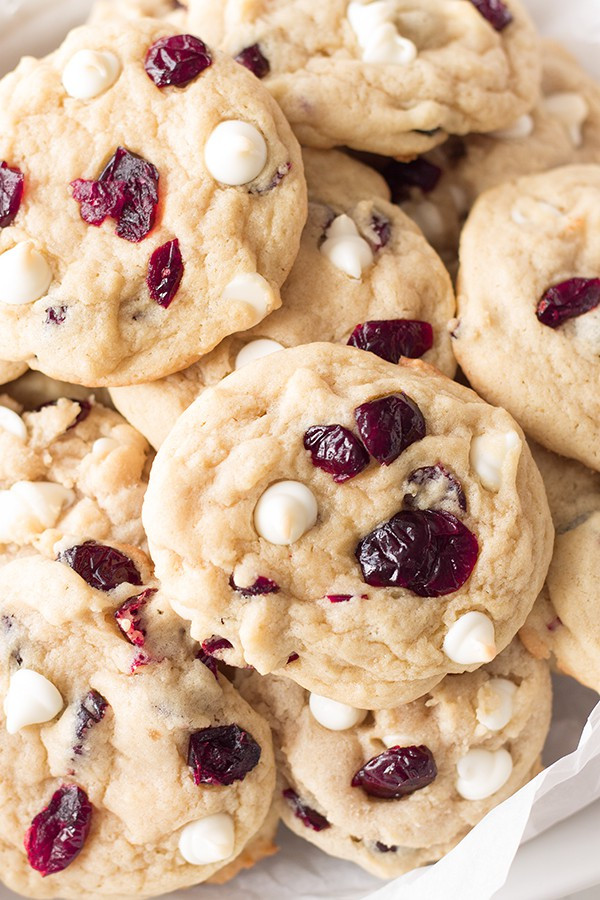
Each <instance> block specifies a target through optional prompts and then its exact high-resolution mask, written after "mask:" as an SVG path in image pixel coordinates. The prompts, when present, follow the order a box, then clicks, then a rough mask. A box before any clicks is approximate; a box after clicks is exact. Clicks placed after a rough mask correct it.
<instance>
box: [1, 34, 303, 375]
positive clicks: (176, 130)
mask: <svg viewBox="0 0 600 900" xmlns="http://www.w3.org/2000/svg"><path fill="white" fill-rule="evenodd" d="M0 160H4V163H2V166H0V191H1V189H2V187H3V185H4V187H5V189H6V190H10V191H11V197H12V198H13V203H12V212H11V219H10V223H9V224H7V225H5V227H3V228H1V229H0V357H1V356H3V355H5V356H6V358H7V359H9V360H15V361H17V360H19V361H24V362H27V363H28V364H30V365H31V367H32V368H35V369H39V370H41V371H43V372H44V373H45V374H47V375H50V376H55V377H57V378H60V379H63V380H66V381H72V382H76V383H78V384H86V385H91V386H98V385H104V384H127V383H132V382H136V381H138V382H139V381H148V380H150V379H152V378H158V377H162V376H164V375H167V374H169V373H170V372H173V371H177V370H179V369H182V368H185V367H186V366H188V365H190V364H191V363H192V362H195V361H196V360H197V359H198V358H199V357H200V356H201V355H202V354H203V353H207V352H208V351H209V350H211V349H212V348H213V347H214V346H215V345H216V344H217V343H218V342H219V341H220V340H222V339H223V338H224V337H226V336H227V335H228V334H231V333H232V332H236V331H243V330H245V329H247V328H249V327H251V326H252V325H255V324H256V323H257V322H259V321H260V320H261V319H262V318H264V316H265V315H267V314H268V313H269V312H271V311H272V310H274V309H276V308H277V307H278V306H279V305H280V297H279V288H280V286H281V284H282V283H283V281H284V280H285V277H286V276H287V274H288V272H289V271H290V269H291V266H292V264H293V262H294V259H295V257H296V254H297V251H298V243H299V240H300V234H301V231H302V227H303V226H304V222H305V219H306V202H305V192H306V185H305V181H304V176H303V172H302V158H301V155H300V149H299V147H298V145H297V142H296V139H295V138H294V136H293V134H292V132H291V130H290V128H289V126H288V124H287V122H286V121H285V119H284V118H283V115H282V113H281V112H280V110H279V108H278V107H277V104H276V103H274V101H273V99H272V97H271V95H270V94H269V92H268V91H267V90H265V89H264V88H263V87H262V86H261V85H257V84H256V78H254V76H252V75H251V74H250V73H249V72H247V71H246V70H245V69H244V67H243V66H239V65H237V64H236V63H235V62H234V61H233V60H231V59H228V58H227V57H226V56H225V55H224V54H221V53H219V52H218V51H213V50H212V49H209V48H208V47H206V46H205V45H204V44H203V43H202V42H201V41H199V40H198V39H197V38H194V37H192V36H190V35H181V34H177V32H176V31H175V29H173V28H172V27H171V26H169V25H168V24H166V23H163V22H160V21H157V20H152V19H138V20H137V21H135V22H133V21H128V20H126V19H117V20H114V21H109V22H106V23H105V24H97V25H94V26H93V27H92V26H90V27H83V28H78V29H75V30H74V31H72V32H71V33H70V34H69V36H68V37H67V38H66V40H65V42H64V43H63V45H62V46H61V48H60V49H59V50H57V51H56V53H53V54H52V55H51V56H49V57H46V58H45V59H43V60H41V61H38V60H34V59H32V58H30V57H28V58H26V59H24V60H23V61H22V62H21V63H20V65H19V66H18V68H17V69H16V70H15V72H13V73H12V74H10V75H7V76H6V77H5V79H3V81H2V82H0ZM23 177H24V180H25V190H24V191H23ZM6 185H9V187H6ZM224 247H226V248H227V249H226V252H224V249H223V248H224ZM4 351H6V352H5V353H4Z"/></svg>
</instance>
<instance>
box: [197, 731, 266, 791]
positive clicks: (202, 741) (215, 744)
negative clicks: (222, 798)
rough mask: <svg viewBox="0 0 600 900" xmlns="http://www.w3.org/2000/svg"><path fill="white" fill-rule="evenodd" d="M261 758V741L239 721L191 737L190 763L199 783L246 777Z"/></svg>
mask: <svg viewBox="0 0 600 900" xmlns="http://www.w3.org/2000/svg"><path fill="white" fill-rule="evenodd" d="M259 759H260V747H259V745H258V744H257V743H256V741H255V740H254V738H253V737H252V735H251V734H249V733H248V732H247V731H244V730H243V729H242V728H240V727H239V725H218V726H217V727H215V728H203V729H202V731H197V732H196V733H195V734H193V735H192V736H191V737H190V744H189V750H188V766H189V767H190V769H191V770H192V775H193V778H194V783H195V784H220V785H230V784H233V782H234V781H243V780H244V778H245V777H246V775H248V773H249V772H251V771H252V769H254V768H255V766H257V765H258V761H259Z"/></svg>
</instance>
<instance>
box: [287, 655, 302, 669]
mask: <svg viewBox="0 0 600 900" xmlns="http://www.w3.org/2000/svg"><path fill="white" fill-rule="evenodd" d="M297 659H300V654H299V653H290V655H289V656H288V661H287V663H286V666H289V664H290V663H293V662H296V660H297Z"/></svg>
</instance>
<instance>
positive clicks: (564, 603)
mask: <svg viewBox="0 0 600 900" xmlns="http://www.w3.org/2000/svg"><path fill="white" fill-rule="evenodd" d="M532 452H533V455H534V458H535V460H536V462H537V464H538V466H539V469H540V472H541V473H542V477H543V479H544V484H545V486H546V492H547V494H548V501H549V504H550V511H551V512H552V518H553V519H554V525H555V528H556V539H555V542H554V555H553V557H552V562H551V563H550V569H549V571H548V576H547V578H546V583H545V585H544V587H543V589H542V592H541V594H540V596H539V597H538V599H537V601H536V603H535V606H534V607H533V610H532V611H531V614H530V615H529V618H528V619H527V622H526V623H525V625H524V626H523V628H522V629H521V632H520V633H521V638H522V640H523V642H524V643H525V645H526V646H527V647H528V649H529V650H530V651H531V652H532V653H533V654H535V656H538V657H541V658H544V659H548V658H551V659H552V660H553V661H554V662H555V664H556V666H557V667H558V668H559V669H560V670H561V671H562V672H565V673H566V674H567V675H571V676H572V677H573V678H576V679H577V681H580V682H581V683H582V684H585V685H587V686H588V687H590V688H592V689H593V690H595V691H599V692H600V652H599V651H600V627H599V625H598V609H600V574H599V572H600V474H598V472H592V471H591V470H590V469H586V468H585V466H582V465H581V464H580V463H577V462H574V461H573V460H568V459H563V458H561V457H559V456H556V455H555V454H553V453H549V452H548V451H547V450H544V449H543V448H542V447H537V446H533V447H532Z"/></svg>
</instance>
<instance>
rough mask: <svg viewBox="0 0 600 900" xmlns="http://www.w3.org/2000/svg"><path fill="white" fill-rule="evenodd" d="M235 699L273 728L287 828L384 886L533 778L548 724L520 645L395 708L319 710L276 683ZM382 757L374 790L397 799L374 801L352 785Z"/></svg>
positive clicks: (547, 691)
mask: <svg viewBox="0 0 600 900" xmlns="http://www.w3.org/2000/svg"><path fill="white" fill-rule="evenodd" d="M240 690H241V691H242V694H243V695H244V696H245V697H246V698H247V699H248V701H249V702H250V703H251V704H252V705H253V707H254V708H255V709H256V710H257V711H259V712H261V714H262V715H264V716H265V717H266V718H267V720H268V721H269V723H270V724H271V727H272V728H273V733H274V738H275V747H276V758H277V763H278V770H279V774H280V778H279V783H278V790H277V795H278V800H279V808H280V811H281V816H282V818H283V821H284V822H285V824H286V825H287V826H288V827H289V828H291V830H292V831H293V832H295V833H296V834H298V835H299V836H300V837H303V838H305V839H306V840H308V841H311V843H314V844H316V845H317V846H318V847H320V848H321V849H322V850H324V851H325V852H326V853H330V854H332V855H333V856H339V857H341V858H343V859H348V860H351V861H352V862H355V863H358V864H359V865H361V866H363V867H364V868H365V869H367V870H368V871H369V872H371V873H373V874H374V875H378V876H380V877H383V878H393V877H396V876H398V875H401V874H403V873H404V872H407V871H408V870H410V869H412V868H414V867H416V866H421V865H427V864H429V863H432V862H435V861H437V860H438V859H439V858H440V857H441V856H442V855H443V854H444V853H446V852H448V851H449V850H450V849H451V848H452V847H453V846H455V845H456V844H457V843H458V842H459V840H461V838H463V837H464V836H465V834H466V833H467V832H468V831H469V830H470V829H471V828H472V827H473V826H474V825H476V824H477V822H478V821H479V820H480V819H482V818H483V816H484V815H485V814H486V813H487V812H489V810H490V809H491V808H492V807H494V806H496V805H497V804H498V803H501V802H502V801H503V800H505V799H506V798H507V797H508V796H510V795H511V794H513V793H514V792H515V791H516V790H518V788H520V787H521V786H522V785H523V784H525V782H527V781H528V780H529V779H530V778H531V777H533V775H534V774H535V773H536V771H537V770H538V769H539V765H538V762H537V761H538V757H539V754H540V752H541V750H542V747H543V744H544V740H545V737H546V734H547V732H548V727H549V724H550V711H551V688H550V678H549V673H548V667H547V666H546V665H545V664H543V663H542V664H540V662H539V661H537V660H535V659H534V658H533V657H532V656H530V655H529V654H528V653H527V652H526V651H525V649H524V648H523V646H522V644H521V643H520V642H519V640H518V639H517V640H515V641H513V643H512V644H511V645H510V646H509V647H508V648H507V649H506V650H505V651H504V652H503V653H502V654H500V656H498V657H497V658H496V659H495V660H494V662H492V663H491V664H490V665H488V666H484V667H483V668H482V669H479V670H478V671H477V672H472V673H468V674H464V675H459V676H452V675H451V676H448V677H447V678H445V679H444V680H443V681H442V682H441V683H440V684H438V685H437V686H436V687H434V688H433V689H432V690H431V691H430V692H429V693H428V694H427V695H426V696H425V697H422V698H421V699H420V700H415V701H413V702H412V703H409V704H406V705H404V706H402V707H398V708H396V709H387V710H374V711H365V710H362V711H360V710H352V709H351V708H350V707H348V706H343V705H342V704H333V705H332V704H327V703H324V702H323V699H322V698H320V697H318V696H316V695H314V694H312V695H311V694H308V693H307V692H306V691H304V690H303V689H302V688H301V687H299V686H298V685H295V684H292V683H291V682H290V681H289V680H288V679H284V678H278V677H276V676H267V677H266V678H261V677H260V676H259V675H256V674H252V675H250V676H247V677H245V678H244V676H242V680H241V681H240ZM391 748H395V750H392V749H391ZM380 754H385V756H384V760H385V761H386V763H387V772H386V779H382V782H384V781H387V785H386V786H387V789H388V793H393V792H394V791H395V792H397V793H398V794H401V796H397V797H387V798H386V797H384V796H381V795H377V794H375V793H374V791H375V790H377V789H378V790H379V791H381V789H382V782H378V786H377V788H376V787H375V784H374V782H371V783H370V784H369V781H368V780H367V781H365V779H364V777H363V778H362V779H360V780H361V782H362V784H355V785H354V786H353V781H355V780H356V777H355V776H356V773H357V772H359V771H360V770H361V768H362V767H363V766H364V765H365V763H367V761H369V760H372V759H374V758H376V757H378V756H380ZM406 757H408V758H410V760H411V765H409V767H408V771H407V770H406V769H404V767H403V763H402V760H403V759H404V758H406ZM374 768H375V767H374V766H373V765H371V772H373V769H374ZM415 775H418V777H419V779H420V781H419V782H417V781H416V780H413V779H415ZM369 791H371V792H373V793H369ZM284 792H285V793H284ZM404 792H405V793H404Z"/></svg>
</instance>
